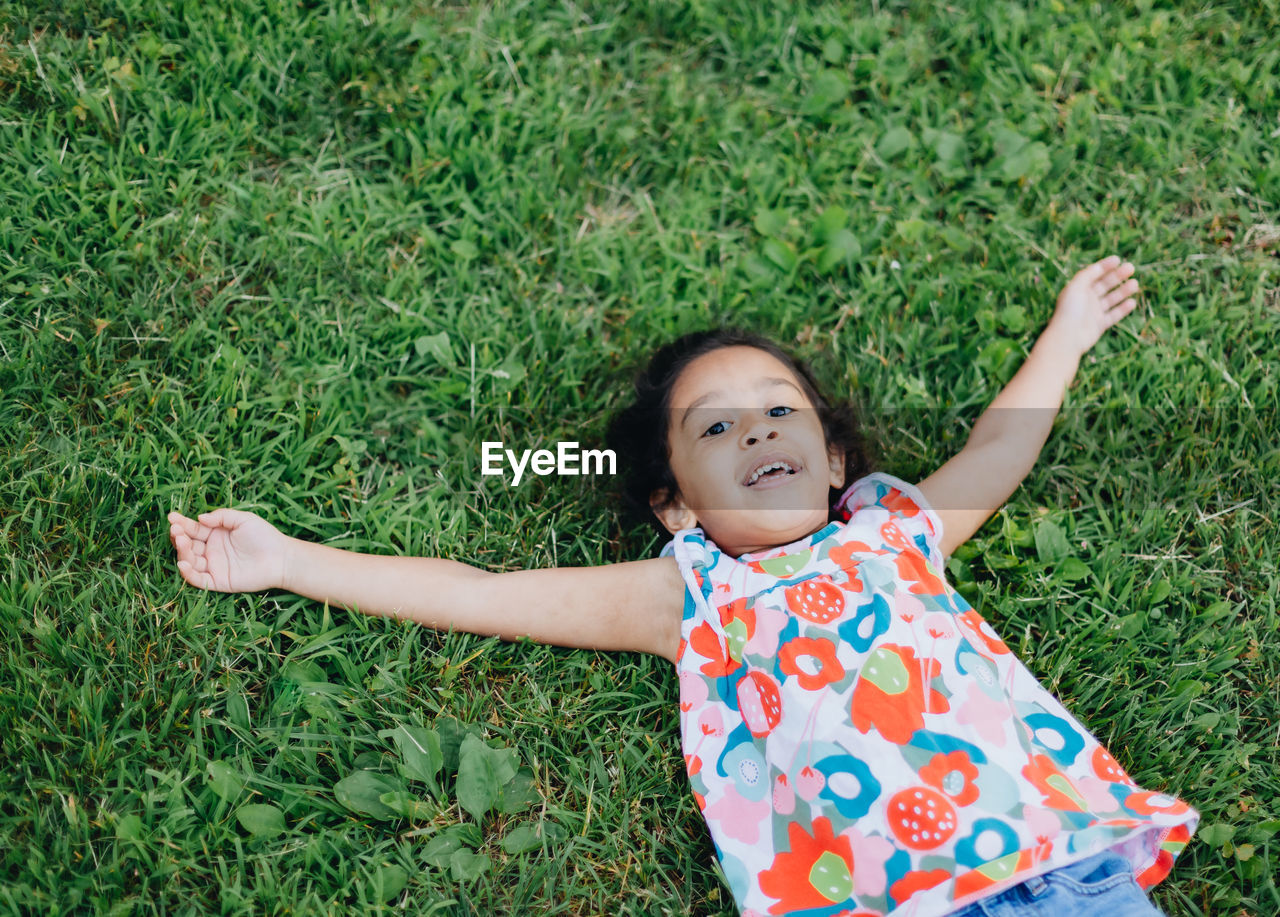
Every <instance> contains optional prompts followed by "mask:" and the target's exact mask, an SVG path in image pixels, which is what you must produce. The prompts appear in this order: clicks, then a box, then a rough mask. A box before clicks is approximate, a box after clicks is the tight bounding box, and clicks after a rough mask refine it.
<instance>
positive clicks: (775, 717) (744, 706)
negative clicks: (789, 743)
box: [738, 671, 782, 739]
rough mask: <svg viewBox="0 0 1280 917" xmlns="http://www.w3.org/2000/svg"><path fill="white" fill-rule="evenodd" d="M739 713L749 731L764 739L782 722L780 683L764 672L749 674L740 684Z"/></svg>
mask: <svg viewBox="0 0 1280 917" xmlns="http://www.w3.org/2000/svg"><path fill="white" fill-rule="evenodd" d="M738 712H739V713H741V714H742V719H743V722H745V723H746V724H747V729H749V730H751V734H752V735H753V736H755V737H756V738H758V739H759V738H763V737H764V736H767V735H768V734H769V733H771V732H773V730H774V729H775V728H776V727H777V725H778V724H779V723H780V722H782V692H781V691H779V690H778V683H777V682H776V681H774V680H773V679H772V678H770V677H769V676H768V675H766V674H765V673H764V672H758V671H756V672H748V673H747V674H746V677H744V678H743V679H742V680H741V681H739V682H738Z"/></svg>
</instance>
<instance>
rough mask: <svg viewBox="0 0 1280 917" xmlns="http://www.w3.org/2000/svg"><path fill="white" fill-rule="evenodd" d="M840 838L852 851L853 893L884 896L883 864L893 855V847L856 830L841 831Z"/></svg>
mask: <svg viewBox="0 0 1280 917" xmlns="http://www.w3.org/2000/svg"><path fill="white" fill-rule="evenodd" d="M840 836H841V837H843V838H847V839H848V840H849V846H850V848H851V849H852V850H853V862H854V870H853V893H854V894H855V895H860V896H861V895H867V896H869V897H872V898H875V897H878V896H880V895H883V894H884V888H885V883H886V882H887V881H888V877H887V876H886V875H885V869H884V864H885V863H887V862H889V857H891V856H893V854H894V846H893V844H891V843H889V841H888V840H886V839H885V838H883V837H866V836H864V835H863V834H862V833H861V832H859V831H858V829H857V828H849V829H848V830H846V831H842V832H841V833H840Z"/></svg>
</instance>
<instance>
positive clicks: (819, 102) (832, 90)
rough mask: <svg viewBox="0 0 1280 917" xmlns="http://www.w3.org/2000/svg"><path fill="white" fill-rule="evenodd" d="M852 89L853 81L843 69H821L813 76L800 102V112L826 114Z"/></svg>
mask: <svg viewBox="0 0 1280 917" xmlns="http://www.w3.org/2000/svg"><path fill="white" fill-rule="evenodd" d="M852 89H853V83H851V82H850V80H849V76H848V74H846V73H845V72H844V71H843V70H833V69H830V68H828V69H826V70H822V71H821V72H819V73H818V75H817V76H815V77H814V78H813V85H812V86H810V88H809V95H807V96H806V97H805V100H804V102H802V103H801V104H800V112H801V113H802V114H806V115H822V114H826V113H827V112H828V111H830V110H831V109H833V108H835V107H836V106H838V105H840V104H841V103H843V102H844V100H845V99H847V98H848V97H849V93H850V92H851V91H852Z"/></svg>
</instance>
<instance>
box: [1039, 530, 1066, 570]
mask: <svg viewBox="0 0 1280 917" xmlns="http://www.w3.org/2000/svg"><path fill="white" fill-rule="evenodd" d="M1036 554H1037V555H1039V557H1040V560H1041V562H1043V563H1046V564H1052V563H1057V562H1058V561H1060V560H1062V559H1064V558H1066V557H1070V556H1071V544H1070V542H1068V541H1067V534H1066V532H1064V531H1062V529H1061V528H1060V527H1059V526H1058V525H1057V523H1055V522H1052V521H1051V520H1049V519H1041V520H1040V521H1039V522H1037V523H1036Z"/></svg>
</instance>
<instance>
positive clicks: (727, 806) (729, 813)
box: [703, 783, 769, 844]
mask: <svg viewBox="0 0 1280 917" xmlns="http://www.w3.org/2000/svg"><path fill="white" fill-rule="evenodd" d="M703 815H704V816H705V817H706V819H707V821H708V822H714V823H716V824H718V825H719V826H720V830H721V831H723V832H724V834H725V836H726V837H731V838H733V839H734V840H735V841H742V843H744V844H754V843H756V842H758V841H759V840H760V825H761V824H762V823H764V822H767V821H768V820H769V800H768V798H767V797H766V798H764V799H761V800H759V801H755V802H753V801H752V800H750V799H747V798H746V797H745V796H743V795H742V794H741V793H739V792H738V791H737V790H736V789H735V788H734V786H733V784H732V783H726V784H725V785H724V795H723V796H721V797H720V798H719V799H717V800H716V801H715V802H713V803H712V804H711V805H709V806H707V808H706V810H705V811H704V812H703Z"/></svg>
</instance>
